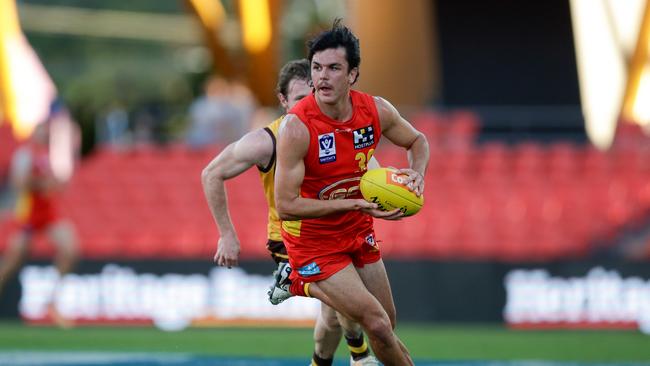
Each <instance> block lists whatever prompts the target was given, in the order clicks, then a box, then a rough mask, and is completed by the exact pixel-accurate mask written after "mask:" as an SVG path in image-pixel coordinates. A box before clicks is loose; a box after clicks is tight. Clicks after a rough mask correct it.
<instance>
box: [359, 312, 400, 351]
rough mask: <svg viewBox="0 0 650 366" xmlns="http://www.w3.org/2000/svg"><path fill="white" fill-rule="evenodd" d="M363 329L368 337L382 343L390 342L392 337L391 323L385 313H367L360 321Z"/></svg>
mask: <svg viewBox="0 0 650 366" xmlns="http://www.w3.org/2000/svg"><path fill="white" fill-rule="evenodd" d="M361 324H362V326H363V329H364V330H365V331H366V333H367V334H368V336H369V337H372V338H374V339H375V340H376V341H378V342H380V343H383V344H386V345H388V344H390V343H391V341H392V338H393V323H392V322H391V320H390V319H389V317H388V315H386V314H385V313H375V314H371V313H369V314H368V315H367V316H364V318H363V321H362V323H361Z"/></svg>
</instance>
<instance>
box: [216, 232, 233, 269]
mask: <svg viewBox="0 0 650 366" xmlns="http://www.w3.org/2000/svg"><path fill="white" fill-rule="evenodd" d="M214 263H216V264H217V265H218V266H225V267H228V268H231V267H233V266H237V265H239V239H237V236H235V235H225V236H222V237H220V238H219V242H218V243H217V253H216V254H215V255H214Z"/></svg>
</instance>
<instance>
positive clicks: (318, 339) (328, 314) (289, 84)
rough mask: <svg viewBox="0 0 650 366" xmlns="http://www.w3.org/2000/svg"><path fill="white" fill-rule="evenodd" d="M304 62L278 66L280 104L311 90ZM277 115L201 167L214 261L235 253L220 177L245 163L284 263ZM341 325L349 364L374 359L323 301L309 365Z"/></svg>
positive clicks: (224, 262) (322, 361)
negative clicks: (255, 175) (256, 179)
mask: <svg viewBox="0 0 650 366" xmlns="http://www.w3.org/2000/svg"><path fill="white" fill-rule="evenodd" d="M309 74H310V72H309V62H308V61H307V60H305V59H303V60H296V61H290V62H289V63H287V64H286V65H285V66H284V67H283V68H282V69H281V71H280V75H279V80H278V85H277V96H278V99H279V100H280V104H281V105H282V107H283V108H284V109H285V110H286V111H288V110H289V109H291V108H292V107H293V106H294V104H295V103H297V102H298V101H299V100H300V99H302V98H303V97H305V96H306V95H308V94H309V93H310V92H311V87H310V78H309ZM281 121H282V118H278V119H277V120H275V121H273V122H272V123H271V124H269V125H268V126H266V127H265V128H263V129H258V130H255V131H252V132H249V133H248V134H246V135H244V136H243V137H242V138H241V139H240V140H238V141H236V142H234V143H232V144H230V145H229V146H227V147H226V148H225V149H224V150H223V151H222V152H221V153H220V154H219V155H218V156H217V157H216V158H214V160H212V161H211V162H210V163H209V164H208V166H207V167H206V168H205V169H204V170H203V173H202V176H201V179H202V182H203V189H204V192H205V196H206V199H207V201H208V204H209V206H210V210H211V212H212V215H213V217H214V220H215V222H216V224H217V227H218V228H219V233H220V238H219V242H218V244H217V252H216V254H215V255H214V261H215V263H216V264H217V265H219V266H227V267H231V266H236V265H238V258H239V251H240V245H239V239H238V238H237V233H236V231H235V228H234V226H233V224H232V221H231V219H230V214H229V211H228V206H227V197H226V191H225V186H224V182H225V181H226V180H228V179H232V178H234V177H236V176H238V175H240V174H241V173H243V172H244V171H246V170H248V169H249V168H251V167H253V166H256V167H257V169H258V170H259V173H260V178H261V179H262V184H263V187H264V194H265V196H266V199H267V203H268V209H269V218H268V227H267V232H268V242H267V244H266V247H267V249H268V250H269V252H270V254H271V257H272V258H273V259H274V260H275V261H276V262H277V263H278V273H283V269H284V268H285V267H286V265H287V259H288V257H287V252H286V249H285V247H284V243H283V242H282V237H281V235H280V220H279V218H278V214H277V211H276V210H275V203H274V198H273V197H274V188H273V184H274V181H273V178H274V174H275V163H276V152H275V149H276V136H277V132H278V129H279V127H280V123H281ZM341 325H342V326H343V328H344V330H345V338H346V340H347V343H348V347H349V348H350V354H351V361H350V364H351V365H376V364H378V363H377V360H376V359H375V358H374V357H373V356H372V355H370V354H369V350H368V346H367V343H366V342H365V340H364V336H363V332H362V330H361V327H360V326H359V325H358V324H356V323H354V322H351V321H349V320H347V319H345V318H341V320H340V325H339V320H338V319H337V315H336V312H335V311H334V310H332V309H331V308H330V307H329V306H327V305H324V304H322V305H321V312H320V314H319V317H318V319H317V321H316V327H315V328H314V341H315V350H314V355H313V358H312V365H331V364H332V360H333V357H334V352H335V351H336V348H337V347H338V344H339V341H340V339H341V333H342V332H341Z"/></svg>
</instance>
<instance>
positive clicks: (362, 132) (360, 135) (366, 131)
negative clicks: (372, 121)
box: [352, 126, 375, 149]
mask: <svg viewBox="0 0 650 366" xmlns="http://www.w3.org/2000/svg"><path fill="white" fill-rule="evenodd" d="M352 134H353V135H354V148H355V149H363V148H364V147H368V146H372V144H374V143H375V134H373V133H372V126H368V127H364V128H359V129H358V130H354V131H353V132H352Z"/></svg>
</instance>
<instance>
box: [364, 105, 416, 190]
mask: <svg viewBox="0 0 650 366" xmlns="http://www.w3.org/2000/svg"><path fill="white" fill-rule="evenodd" d="M375 103H376V105H377V111H378V112H379V120H380V122H381V130H382V134H383V135H384V136H385V137H386V138H387V139H388V140H390V141H391V142H392V143H394V144H395V145H397V146H400V147H403V148H405V149H406V151H407V154H408V160H409V169H400V172H402V173H404V174H407V175H408V182H407V185H408V186H409V187H410V188H411V189H412V190H413V191H414V192H415V193H416V194H417V195H418V196H419V195H421V194H422V193H423V192H424V174H425V173H426V170H427V164H428V163H429V143H428V142H427V139H426V137H425V136H424V134H423V133H422V132H420V131H418V130H416V129H415V128H414V127H413V126H412V125H411V124H410V123H409V122H408V121H407V120H405V119H404V118H403V117H402V116H401V115H400V114H399V112H398V111H397V109H396V108H395V107H394V106H393V105H392V104H390V103H389V102H388V101H386V100H385V99H383V98H378V97H375Z"/></svg>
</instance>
